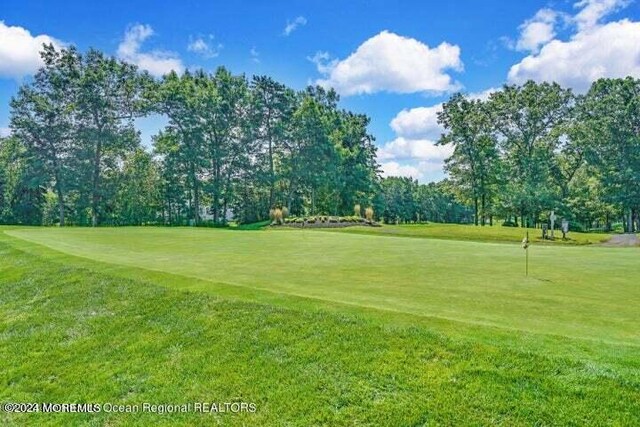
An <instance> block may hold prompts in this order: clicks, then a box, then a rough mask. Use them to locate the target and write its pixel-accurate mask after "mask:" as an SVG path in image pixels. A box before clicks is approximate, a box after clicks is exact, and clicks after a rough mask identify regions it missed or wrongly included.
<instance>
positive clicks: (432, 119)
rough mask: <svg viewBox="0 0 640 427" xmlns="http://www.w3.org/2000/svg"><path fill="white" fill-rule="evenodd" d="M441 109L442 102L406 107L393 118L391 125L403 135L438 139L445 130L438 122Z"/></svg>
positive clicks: (399, 134)
mask: <svg viewBox="0 0 640 427" xmlns="http://www.w3.org/2000/svg"><path fill="white" fill-rule="evenodd" d="M440 111H442V104H438V105H433V106H431V107H417V108H411V109H404V110H402V111H400V112H399V113H398V114H397V115H396V116H395V117H394V118H393V120H391V123H390V126H391V129H393V130H394V132H395V133H396V134H397V135H398V136H401V137H406V138H423V139H424V138H427V139H432V140H436V139H438V138H440V134H442V132H444V129H443V127H442V126H440V125H439V124H438V113H439V112H440Z"/></svg>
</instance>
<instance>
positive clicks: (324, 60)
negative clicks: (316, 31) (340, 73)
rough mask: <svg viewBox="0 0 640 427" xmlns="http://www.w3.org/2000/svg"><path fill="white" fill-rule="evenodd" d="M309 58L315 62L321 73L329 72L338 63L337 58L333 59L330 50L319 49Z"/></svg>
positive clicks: (308, 57)
mask: <svg viewBox="0 0 640 427" xmlns="http://www.w3.org/2000/svg"><path fill="white" fill-rule="evenodd" d="M307 59H308V60H309V61H311V62H313V63H314V64H316V68H317V69H318V72H320V73H321V74H329V73H331V70H332V69H333V68H334V67H335V66H336V64H338V60H337V59H331V55H329V52H323V51H317V52H316V53H315V55H313V56H307Z"/></svg>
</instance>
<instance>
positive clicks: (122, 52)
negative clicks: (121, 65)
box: [118, 24, 184, 76]
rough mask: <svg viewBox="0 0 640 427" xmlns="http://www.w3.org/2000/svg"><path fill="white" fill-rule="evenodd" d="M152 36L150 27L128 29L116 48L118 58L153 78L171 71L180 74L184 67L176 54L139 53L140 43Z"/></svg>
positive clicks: (139, 26) (156, 51) (140, 26)
mask: <svg viewBox="0 0 640 427" xmlns="http://www.w3.org/2000/svg"><path fill="white" fill-rule="evenodd" d="M153 34H154V32H153V28H151V26H150V25H142V24H136V25H133V26H131V27H129V28H128V29H127V31H126V32H125V34H124V39H123V40H122V42H121V43H120V45H119V46H118V57H119V58H120V59H122V60H124V61H127V62H130V63H132V64H135V65H137V66H138V67H140V68H141V69H143V70H147V71H148V72H149V73H151V74H152V75H154V76H162V75H164V74H167V73H169V72H170V71H171V70H173V71H176V72H178V73H181V72H182V71H183V70H184V65H182V61H181V60H180V58H179V57H178V55H177V54H176V53H174V52H166V51H160V50H153V51H151V52H140V47H141V46H142V43H143V42H144V41H145V40H147V39H148V38H149V37H151V36H152V35H153Z"/></svg>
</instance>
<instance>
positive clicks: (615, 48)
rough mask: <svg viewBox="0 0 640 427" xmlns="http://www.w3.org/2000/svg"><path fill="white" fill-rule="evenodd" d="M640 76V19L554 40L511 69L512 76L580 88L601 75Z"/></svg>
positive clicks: (515, 78)
mask: <svg viewBox="0 0 640 427" xmlns="http://www.w3.org/2000/svg"><path fill="white" fill-rule="evenodd" d="M625 76H636V77H637V76H640V22H631V21H628V20H626V19H625V20H622V21H618V22H610V23H608V24H605V25H601V26H597V27H594V28H590V29H589V30H588V31H580V32H578V33H577V34H575V35H574V36H573V37H571V39H570V40H568V41H560V40H553V41H551V42H549V43H548V44H546V45H545V46H544V47H543V48H542V49H541V50H540V52H539V53H538V54H535V55H529V56H527V57H526V58H524V59H523V60H522V61H520V62H519V63H517V64H515V65H513V66H512V67H511V69H510V70H509V74H508V80H509V81H510V82H512V83H523V82H525V81H526V80H529V79H532V80H536V81H555V82H558V83H559V84H561V85H563V86H568V87H572V88H574V89H576V90H578V91H584V90H586V89H587V88H588V87H589V85H590V84H591V83H592V82H593V81H594V80H596V79H598V78H601V77H625Z"/></svg>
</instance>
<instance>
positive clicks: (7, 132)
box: [0, 127, 11, 138]
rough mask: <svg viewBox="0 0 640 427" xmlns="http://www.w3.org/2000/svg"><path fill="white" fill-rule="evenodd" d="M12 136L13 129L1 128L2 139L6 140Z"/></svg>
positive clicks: (0, 135)
mask: <svg viewBox="0 0 640 427" xmlns="http://www.w3.org/2000/svg"><path fill="white" fill-rule="evenodd" d="M9 135H11V129H9V128H6V127H0V137H1V138H5V137H7V136H9Z"/></svg>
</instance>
